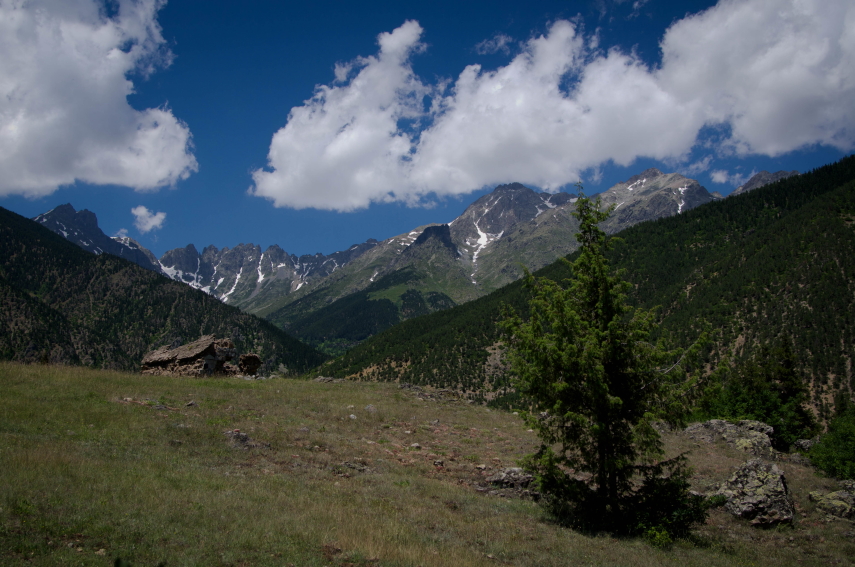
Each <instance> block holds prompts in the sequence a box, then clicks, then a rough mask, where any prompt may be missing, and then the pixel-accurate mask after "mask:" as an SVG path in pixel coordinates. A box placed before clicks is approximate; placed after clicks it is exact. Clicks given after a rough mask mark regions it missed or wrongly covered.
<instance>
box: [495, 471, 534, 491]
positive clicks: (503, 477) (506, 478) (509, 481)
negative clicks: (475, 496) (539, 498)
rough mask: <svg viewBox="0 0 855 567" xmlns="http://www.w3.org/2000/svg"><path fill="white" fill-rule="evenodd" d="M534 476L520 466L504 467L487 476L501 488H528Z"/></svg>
mask: <svg viewBox="0 0 855 567" xmlns="http://www.w3.org/2000/svg"><path fill="white" fill-rule="evenodd" d="M532 481H534V477H533V476H532V475H530V474H528V473H527V472H525V471H523V470H522V469H521V468H519V467H511V468H507V469H502V470H500V471H499V472H497V473H496V474H494V475H492V476H488V477H487V482H489V483H490V484H492V485H494V486H498V487H499V488H520V489H522V488H528V487H529V485H530V484H531V483H532Z"/></svg>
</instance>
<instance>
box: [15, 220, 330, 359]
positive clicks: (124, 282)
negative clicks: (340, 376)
mask: <svg viewBox="0 0 855 567" xmlns="http://www.w3.org/2000/svg"><path fill="white" fill-rule="evenodd" d="M0 258H2V263H0V329H2V334H1V335H0V359H4V360H16V361H21V362H50V363H64V364H84V365H88V366H94V367H99V368H114V369H123V370H137V369H138V368H139V365H140V361H141V360H142V357H143V355H144V354H145V353H146V352H148V351H149V350H151V349H153V348H156V347H159V346H162V345H168V344H175V343H178V344H181V343H185V342H190V341H193V340H196V339H197V338H199V337H200V336H202V335H206V334H215V335H217V336H218V337H230V338H231V339H232V340H233V341H234V343H235V346H236V348H237V350H238V353H239V354H240V353H247V352H254V353H256V354H258V355H259V356H261V358H262V360H263V361H264V363H265V369H266V370H267V371H271V370H276V369H278V368H279V365H280V364H282V365H284V366H285V368H286V369H287V371H288V372H290V373H298V372H304V371H306V370H308V369H309V368H311V367H313V366H316V365H317V364H320V363H321V362H323V360H324V359H325V358H326V357H325V356H324V355H322V354H321V353H320V352H318V351H316V350H315V349H313V348H311V347H309V346H307V345H305V344H303V343H301V342H300V341H298V340H296V339H294V338H292V337H291V336H289V335H288V334H287V333H285V332H283V331H282V330H280V329H278V328H277V327H275V326H274V325H273V324H271V323H269V322H267V321H264V320H262V319H259V318H257V317H254V316H252V315H248V314H245V313H242V312H241V311H239V310H238V309H236V308H234V307H229V306H228V305H224V304H223V303H221V302H220V301H218V300H217V299H215V298H213V297H211V296H209V295H207V294H205V293H204V292H201V291H198V290H194V289H192V288H190V287H189V286H187V285H185V284H182V283H180V282H175V281H172V280H170V279H168V278H166V277H163V276H161V275H159V274H156V273H154V272H152V271H150V270H146V269H144V268H141V267H139V266H137V265H136V264H132V263H131V262H128V261H126V260H123V259H121V258H119V257H116V256H112V255H110V254H101V255H99V256H95V255H93V254H90V253H89V252H86V251H84V250H82V249H81V248H79V247H77V246H76V245H74V244H72V243H70V242H68V241H67V240H65V239H64V238H62V237H61V236H58V235H56V234H54V233H53V232H51V231H49V230H47V229H46V228H44V227H42V226H40V225H38V224H37V223H34V222H33V221H31V220H29V219H26V218H24V217H21V216H19V215H17V214H15V213H12V212H10V211H7V210H6V209H2V208H0Z"/></svg>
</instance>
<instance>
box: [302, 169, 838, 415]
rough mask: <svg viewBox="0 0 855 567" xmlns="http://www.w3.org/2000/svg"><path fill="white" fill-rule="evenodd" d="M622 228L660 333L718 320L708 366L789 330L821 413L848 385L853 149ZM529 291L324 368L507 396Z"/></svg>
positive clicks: (505, 294) (618, 255) (628, 259)
mask: <svg viewBox="0 0 855 567" xmlns="http://www.w3.org/2000/svg"><path fill="white" fill-rule="evenodd" d="M618 236H619V237H620V242H618V243H617V245H616V246H615V247H614V249H613V250H612V251H611V252H610V253H609V261H610V262H611V264H612V266H615V267H616V269H617V270H619V271H620V272H621V274H622V277H623V278H624V279H626V280H628V281H629V282H630V283H631V284H632V289H631V291H630V295H629V301H630V303H631V304H632V305H634V306H638V307H643V308H657V318H658V322H659V324H660V326H659V332H660V333H661V334H664V335H667V336H668V337H670V338H671V339H672V340H673V342H674V343H676V344H678V345H680V344H683V345H686V344H689V343H690V342H691V340H693V339H694V338H695V337H697V336H698V335H699V334H700V333H701V331H702V330H703V328H704V327H705V325H709V326H711V328H712V339H713V340H712V343H711V345H710V346H709V347H708V350H707V352H706V353H705V356H706V357H707V360H708V362H709V363H711V364H712V365H716V364H717V363H718V362H719V361H721V360H723V359H725V358H727V360H729V361H730V362H731V364H740V363H741V362H742V361H747V360H750V359H751V358H752V357H754V356H755V355H756V354H757V353H759V352H760V349H762V348H774V347H775V346H776V345H778V344H780V341H781V340H782V339H783V337H784V336H785V335H787V336H789V337H791V338H792V352H793V356H794V359H795V361H796V363H795V366H796V370H797V371H798V372H800V373H801V374H802V375H803V376H805V377H806V379H807V380H808V381H809V385H810V387H809V392H810V396H811V401H813V402H814V403H815V405H816V406H817V408H818V409H819V410H820V412H821V415H823V416H828V415H830V412H831V407H832V406H833V399H834V397H835V394H836V393H837V392H839V391H841V390H843V391H846V392H850V393H851V392H852V389H853V384H852V367H851V361H852V358H853V355H855V352H853V345H855V341H853V332H855V305H853V302H855V157H848V158H845V159H843V160H841V161H839V162H837V163H835V164H831V165H828V166H825V167H821V168H818V169H815V170H813V171H811V172H808V173H805V174H803V175H800V176H797V177H792V178H789V179H785V180H782V181H779V182H777V183H774V184H771V185H767V186H765V187H762V188H759V189H756V190H754V191H751V192H748V193H745V194H742V195H739V196H735V197H731V198H727V199H724V200H721V201H716V202H712V203H709V204H707V205H703V206H700V207H697V208H695V209H692V210H690V211H688V212H686V213H683V214H681V215H676V216H673V217H669V218H665V219H660V220H657V221H650V222H645V223H641V224H639V225H636V226H634V227H631V228H629V229H627V230H624V231H622V232H621V233H620V234H619V235H618ZM569 258H570V259H571V260H572V259H573V258H574V256H573V255H571V256H569ZM568 270H569V268H568V267H567V264H566V263H564V262H556V263H554V264H551V265H550V266H547V267H546V268H543V269H542V270H539V271H538V272H537V273H536V275H538V276H541V277H548V278H550V279H553V280H555V281H559V282H560V281H563V280H566V278H567V277H568V276H569V275H570V274H569V271H568ZM528 300H529V297H528V295H527V290H525V288H524V287H523V285H522V282H515V283H513V284H510V285H508V286H506V287H504V288H502V289H500V290H498V291H496V292H494V293H492V294H491V295H488V296H486V297H483V298H481V299H478V300H475V301H472V302H469V303H466V304H464V305H461V306H458V307H456V308H454V309H451V310H448V311H441V312H437V313H433V314H430V315H427V316H424V317H418V318H415V319H411V320H409V321H404V322H403V323H401V324H399V325H397V326H395V327H394V328H392V329H389V330H387V331H385V332H383V333H380V334H379V335H376V336H374V337H372V338H370V339H368V340H367V341H365V342H364V343H363V344H361V345H359V346H358V347H356V348H354V349H352V350H351V351H349V352H348V353H347V354H345V355H344V356H342V357H339V358H337V359H335V360H333V361H330V362H329V363H327V364H325V365H323V366H322V367H321V368H319V369H318V370H317V372H318V373H320V374H324V375H331V376H339V377H344V376H354V377H360V378H363V379H379V380H401V381H403V382H410V383H415V384H431V385H435V386H440V387H454V388H461V389H464V390H469V391H471V392H475V391H479V390H481V389H482V388H484V386H485V385H486V388H487V391H489V390H491V389H492V390H493V392H494V394H502V393H504V392H506V391H507V386H508V378H507V376H506V375H505V373H504V370H503V368H502V366H501V362H500V357H499V356H497V351H498V350H500V348H501V337H500V334H499V330H498V328H497V322H498V321H499V320H500V318H501V311H502V305H503V304H507V305H510V306H512V307H513V308H514V309H515V310H517V311H518V312H521V313H525V309H526V305H527V303H528Z"/></svg>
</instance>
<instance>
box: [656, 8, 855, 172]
mask: <svg viewBox="0 0 855 567" xmlns="http://www.w3.org/2000/svg"><path fill="white" fill-rule="evenodd" d="M662 50H663V60H662V69H661V71H660V72H658V73H657V77H658V79H659V82H660V84H661V85H662V87H663V88H664V89H667V90H668V92H670V93H672V94H673V95H674V96H675V98H677V100H679V101H680V102H681V103H683V104H690V105H694V106H697V107H698V108H699V109H700V110H701V115H702V116H703V119H704V121H706V122H708V123H717V122H718V123H726V124H728V125H729V126H730V128H731V130H732V134H731V137H730V139H729V140H727V142H726V145H727V147H729V148H730V149H731V150H732V151H734V152H736V153H737V154H743V155H744V154H751V153H756V154H763V155H769V156H777V155H781V154H783V153H787V152H789V151H792V150H795V149H797V148H800V147H803V146H806V145H811V144H825V145H829V146H833V147H836V148H838V149H841V150H843V151H847V150H850V149H852V147H853V145H855V105H853V103H852V101H853V100H855V3H852V2H851V1H849V0H787V1H783V0H749V1H737V0H721V1H720V2H719V3H718V5H716V6H714V7H713V8H710V9H709V10H707V11H705V12H702V13H700V14H697V15H694V16H690V17H687V18H685V19H683V20H681V21H679V22H677V23H675V24H674V25H673V26H671V28H669V30H668V32H667V33H666V35H665V38H664V39H663V41H662Z"/></svg>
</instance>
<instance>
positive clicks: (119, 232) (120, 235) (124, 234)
mask: <svg viewBox="0 0 855 567" xmlns="http://www.w3.org/2000/svg"><path fill="white" fill-rule="evenodd" d="M127 236H128V229H127V228H120V229H119V230H117V231H116V234H114V235H113V238H126V237H127Z"/></svg>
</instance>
